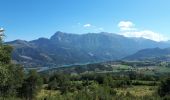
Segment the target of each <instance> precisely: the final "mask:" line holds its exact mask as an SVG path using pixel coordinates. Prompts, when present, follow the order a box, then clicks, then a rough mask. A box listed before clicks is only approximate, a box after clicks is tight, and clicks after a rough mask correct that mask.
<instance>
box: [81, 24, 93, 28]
mask: <svg viewBox="0 0 170 100" xmlns="http://www.w3.org/2000/svg"><path fill="white" fill-rule="evenodd" d="M91 26H92V25H91V24H85V25H83V27H91Z"/></svg>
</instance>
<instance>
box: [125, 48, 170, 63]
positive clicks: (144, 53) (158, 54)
mask: <svg viewBox="0 0 170 100" xmlns="http://www.w3.org/2000/svg"><path fill="white" fill-rule="evenodd" d="M124 60H152V61H153V60H154V61H170V48H164V49H161V48H158V47H157V48H150V49H143V50H140V51H138V52H136V53H135V54H132V55H130V56H127V57H125V58H124Z"/></svg>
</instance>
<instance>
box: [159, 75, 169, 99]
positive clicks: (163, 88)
mask: <svg viewBox="0 0 170 100" xmlns="http://www.w3.org/2000/svg"><path fill="white" fill-rule="evenodd" d="M158 94H159V96H161V97H164V96H167V95H170V78H167V79H166V80H164V81H162V82H161V84H160V86H159V88H158Z"/></svg>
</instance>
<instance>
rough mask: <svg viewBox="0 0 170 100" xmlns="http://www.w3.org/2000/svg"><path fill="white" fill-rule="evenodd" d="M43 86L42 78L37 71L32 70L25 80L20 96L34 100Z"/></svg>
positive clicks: (20, 89)
mask: <svg viewBox="0 0 170 100" xmlns="http://www.w3.org/2000/svg"><path fill="white" fill-rule="evenodd" d="M42 84H43V81H42V78H41V77H40V76H39V74H38V73H37V72H36V71H35V70H31V71H30V72H29V73H28V77H27V78H26V79H25V80H24V83H23V84H22V87H21V88H19V90H18V91H19V96H20V97H22V98H26V99H27V100H32V99H34V98H35V96H36V95H37V93H38V91H39V90H40V89H41V86H42Z"/></svg>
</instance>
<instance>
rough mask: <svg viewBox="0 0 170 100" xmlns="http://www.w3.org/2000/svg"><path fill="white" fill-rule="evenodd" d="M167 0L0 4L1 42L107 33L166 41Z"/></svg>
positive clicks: (13, 0)
mask: <svg viewBox="0 0 170 100" xmlns="http://www.w3.org/2000/svg"><path fill="white" fill-rule="evenodd" d="M169 5H170V0H0V27H3V28H4V29H5V35H6V37H5V41H12V40H15V39H22V40H28V41H30V40H34V39H37V38H40V37H46V38H50V36H52V35H53V34H54V33H55V32H56V31H63V32H68V33H76V34H85V33H98V32H109V33H116V34H121V35H124V36H126V37H143V38H146V39H151V40H154V41H166V40H169V39H170V28H169V26H170V6H169Z"/></svg>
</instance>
